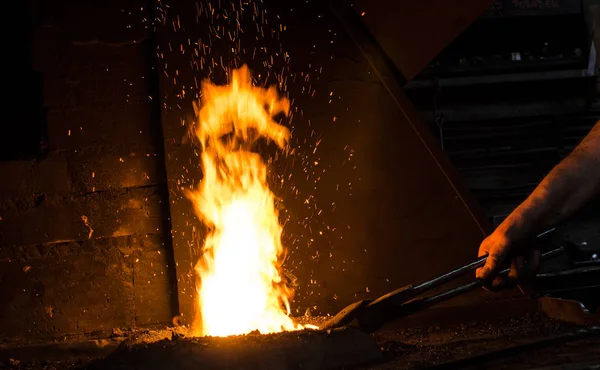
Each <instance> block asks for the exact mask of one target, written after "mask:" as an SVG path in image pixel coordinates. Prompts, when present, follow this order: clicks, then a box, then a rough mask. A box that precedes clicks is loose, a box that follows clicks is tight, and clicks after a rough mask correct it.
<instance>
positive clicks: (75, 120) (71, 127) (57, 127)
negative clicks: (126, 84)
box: [46, 103, 160, 156]
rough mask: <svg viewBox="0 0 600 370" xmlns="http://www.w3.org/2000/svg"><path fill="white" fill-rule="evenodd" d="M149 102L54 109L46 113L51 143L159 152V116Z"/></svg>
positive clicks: (75, 147)
mask: <svg viewBox="0 0 600 370" xmlns="http://www.w3.org/2000/svg"><path fill="white" fill-rule="evenodd" d="M152 112H153V110H152V107H151V106H150V105H149V104H147V103H137V104H126V105H87V106H81V107H78V108H76V109H52V110H49V111H48V113H47V115H46V120H47V123H48V136H49V143H50V146H51V147H52V148H54V149H70V150H81V149H83V148H89V147H93V146H97V147H101V148H103V149H109V150H113V151H121V152H125V153H127V154H129V153H131V152H136V151H138V152H140V154H150V155H151V156H154V154H157V155H159V154H160V153H157V150H156V149H155V144H154V143H155V140H156V137H157V135H160V128H158V124H157V125H154V124H153V123H154V122H156V120H157V118H155V117H153V115H152Z"/></svg>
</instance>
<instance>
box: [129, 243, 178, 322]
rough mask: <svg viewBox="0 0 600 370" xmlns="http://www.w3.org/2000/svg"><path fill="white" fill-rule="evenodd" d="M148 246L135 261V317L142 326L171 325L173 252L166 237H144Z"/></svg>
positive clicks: (145, 245)
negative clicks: (167, 243) (165, 241)
mask: <svg viewBox="0 0 600 370" xmlns="http://www.w3.org/2000/svg"><path fill="white" fill-rule="evenodd" d="M141 239H142V240H143V243H144V250H143V251H141V252H140V253H138V254H137V256H136V258H135V259H134V263H133V281H134V292H135V321H136V324H137V325H139V326H144V325H156V324H162V325H168V324H171V320H172V318H173V316H174V313H173V311H172V305H171V302H172V299H173V294H175V292H174V291H172V286H171V278H170V275H169V269H173V268H174V266H173V265H171V264H170V262H169V260H170V258H169V252H168V251H167V250H166V249H165V247H164V246H163V245H162V238H161V237H158V236H149V237H147V238H141Z"/></svg>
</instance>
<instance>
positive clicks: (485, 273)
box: [476, 253, 502, 280]
mask: <svg viewBox="0 0 600 370" xmlns="http://www.w3.org/2000/svg"><path fill="white" fill-rule="evenodd" d="M501 262H502V260H501V256H499V255H498V254H496V253H490V255H489V256H488V258H487V260H486V262H485V265H484V266H483V267H482V268H480V269H479V270H477V272H476V277H477V278H478V279H483V280H489V279H491V278H493V277H494V276H495V274H496V272H497V271H498V267H499V266H500V263H501Z"/></svg>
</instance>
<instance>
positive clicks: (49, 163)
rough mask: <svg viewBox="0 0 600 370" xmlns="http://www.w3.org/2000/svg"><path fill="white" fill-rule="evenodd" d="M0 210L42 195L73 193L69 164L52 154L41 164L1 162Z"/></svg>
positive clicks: (39, 162)
mask: <svg viewBox="0 0 600 370" xmlns="http://www.w3.org/2000/svg"><path fill="white" fill-rule="evenodd" d="M0 179H1V181H0V208H7V207H8V208H10V207H11V206H14V205H15V203H17V202H19V201H21V200H25V201H26V202H34V201H35V198H37V197H38V196H40V195H51V194H66V193H68V192H70V190H71V182H70V179H69V174H68V171H67V161H66V160H65V159H64V158H63V157H62V156H59V155H53V156H50V157H48V158H45V159H42V160H40V161H11V162H1V163H0Z"/></svg>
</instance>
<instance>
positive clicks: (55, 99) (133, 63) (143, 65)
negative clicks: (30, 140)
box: [36, 42, 156, 108]
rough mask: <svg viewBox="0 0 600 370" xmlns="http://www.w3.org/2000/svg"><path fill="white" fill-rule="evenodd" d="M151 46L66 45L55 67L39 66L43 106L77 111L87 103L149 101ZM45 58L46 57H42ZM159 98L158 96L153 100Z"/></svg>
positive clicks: (42, 64) (51, 65) (142, 44)
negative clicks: (76, 108)
mask: <svg viewBox="0 0 600 370" xmlns="http://www.w3.org/2000/svg"><path fill="white" fill-rule="evenodd" d="M153 52H154V51H153V50H152V46H151V45H150V44H149V43H147V42H144V43H141V44H132V45H125V46H120V47H115V46H106V45H84V46H66V47H62V48H61V49H60V53H59V54H60V55H58V56H54V58H57V60H56V62H55V63H54V64H49V65H45V64H44V63H40V62H39V61H38V62H36V65H40V66H41V67H42V68H41V73H42V90H43V104H44V107H50V108H56V107H67V108H74V107H78V106H81V105H85V104H96V103H107V104H110V105H122V104H126V103H130V102H139V101H148V100H149V99H150V97H149V96H150V95H152V93H151V90H152V88H151V85H150V82H149V76H151V75H152V74H153V73H155V72H154V71H152V68H153V65H152V58H150V56H152V53H153ZM39 57H40V58H42V59H43V57H44V54H43V53H42V54H41V55H39ZM153 98H154V99H156V97H153Z"/></svg>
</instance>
